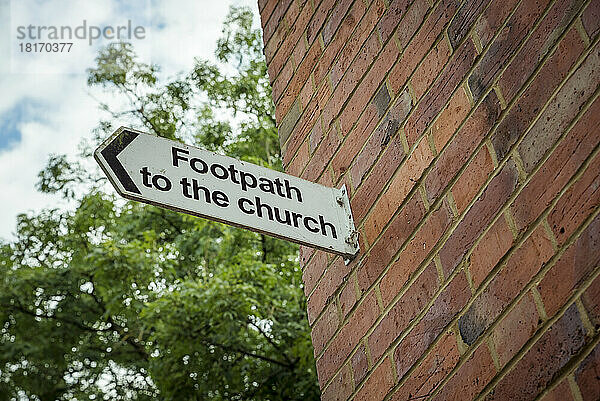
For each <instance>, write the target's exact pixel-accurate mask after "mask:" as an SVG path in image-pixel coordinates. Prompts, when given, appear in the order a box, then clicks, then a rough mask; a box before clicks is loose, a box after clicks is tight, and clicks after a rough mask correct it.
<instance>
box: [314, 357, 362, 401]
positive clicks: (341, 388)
mask: <svg viewBox="0 0 600 401" xmlns="http://www.w3.org/2000/svg"><path fill="white" fill-rule="evenodd" d="M351 380H352V379H351V376H350V367H349V366H348V365H344V366H343V367H342V370H341V371H340V372H339V373H338V374H337V376H335V378H334V379H333V380H332V381H331V383H330V384H329V386H328V387H327V388H326V389H325V390H323V392H322V393H321V400H322V401H346V400H347V399H348V397H350V395H351V394H352V391H353V390H354V389H353V388H352V381H351Z"/></svg>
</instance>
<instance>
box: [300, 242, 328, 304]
mask: <svg viewBox="0 0 600 401" xmlns="http://www.w3.org/2000/svg"><path fill="white" fill-rule="evenodd" d="M326 267H327V254H326V253H325V252H323V251H315V256H314V257H313V258H312V259H311V260H310V263H308V264H305V265H304V272H303V273H302V282H303V283H304V294H305V295H306V296H308V294H310V293H311V292H312V290H313V289H314V288H315V285H316V284H317V281H318V280H319V278H321V276H322V275H323V273H324V272H325V268H326Z"/></svg>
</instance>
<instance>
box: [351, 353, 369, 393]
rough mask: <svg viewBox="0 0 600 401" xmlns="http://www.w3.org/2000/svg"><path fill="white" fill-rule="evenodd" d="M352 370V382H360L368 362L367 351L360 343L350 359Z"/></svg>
mask: <svg viewBox="0 0 600 401" xmlns="http://www.w3.org/2000/svg"><path fill="white" fill-rule="evenodd" d="M351 363H352V372H353V373H354V383H356V384H358V383H360V382H361V381H362V380H363V379H364V378H365V376H366V375H367V372H368V371H369V363H368V361H367V352H366V349H365V346H364V345H362V344H361V345H360V346H359V347H358V349H357V350H356V352H355V353H354V355H352V359H351Z"/></svg>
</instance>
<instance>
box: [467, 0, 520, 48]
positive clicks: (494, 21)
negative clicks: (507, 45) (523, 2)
mask: <svg viewBox="0 0 600 401" xmlns="http://www.w3.org/2000/svg"><path fill="white" fill-rule="evenodd" d="M518 3H519V1H518V0H505V1H492V2H491V3H490V4H489V6H488V7H487V8H486V9H485V11H484V12H483V14H482V15H481V17H479V19H478V20H477V22H476V23H475V32H476V33H477V34H478V36H479V40H480V41H481V46H482V47H483V48H485V47H487V45H489V44H490V42H491V41H492V39H493V37H494V35H495V34H496V32H498V29H500V27H501V26H502V24H503V23H504V20H506V18H507V17H508V16H509V14H510V12H511V11H512V9H513V8H514V6H515V4H518Z"/></svg>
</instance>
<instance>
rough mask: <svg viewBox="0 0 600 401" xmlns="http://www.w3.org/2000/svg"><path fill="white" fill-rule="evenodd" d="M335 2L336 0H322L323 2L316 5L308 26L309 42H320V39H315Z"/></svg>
mask: <svg viewBox="0 0 600 401" xmlns="http://www.w3.org/2000/svg"><path fill="white" fill-rule="evenodd" d="M334 4H335V1H334V0H322V1H321V4H319V5H318V6H316V5H315V6H316V10H315V13H314V14H313V16H312V18H311V19H310V22H309V23H308V26H307V27H306V36H307V40H308V43H309V44H314V43H317V44H318V41H317V40H315V39H316V38H317V35H318V34H319V32H320V31H321V27H322V26H323V23H324V22H325V19H326V18H327V16H328V15H329V12H330V11H331V10H332V9H333V5H334Z"/></svg>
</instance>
